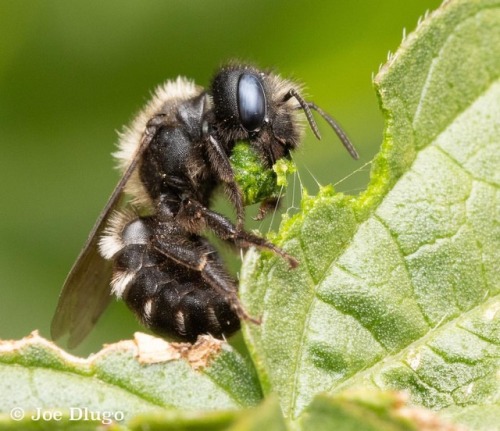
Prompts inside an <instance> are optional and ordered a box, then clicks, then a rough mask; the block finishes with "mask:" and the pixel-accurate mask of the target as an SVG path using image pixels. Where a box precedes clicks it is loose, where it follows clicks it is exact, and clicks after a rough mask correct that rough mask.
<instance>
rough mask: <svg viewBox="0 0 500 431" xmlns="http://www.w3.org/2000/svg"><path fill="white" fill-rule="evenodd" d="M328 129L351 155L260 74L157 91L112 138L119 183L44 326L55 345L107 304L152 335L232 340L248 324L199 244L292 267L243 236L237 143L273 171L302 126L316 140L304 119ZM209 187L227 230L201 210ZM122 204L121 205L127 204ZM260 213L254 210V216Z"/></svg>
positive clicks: (305, 107) (76, 333)
mask: <svg viewBox="0 0 500 431" xmlns="http://www.w3.org/2000/svg"><path fill="white" fill-rule="evenodd" d="M312 110H314V111H316V112H318V113H319V115H320V116H321V117H322V118H323V119H324V120H326V121H327V123H328V124H329V125H330V126H331V128H332V129H333V130H334V132H335V133H336V134H337V136H338V137H339V138H340V140H341V142H342V143H343V145H344V146H345V148H346V149H347V150H348V151H349V153H350V155H351V156H352V157H353V158H355V159H357V158H358V155H357V153H356V150H355V149H354V147H353V146H352V145H351V143H350V141H349V139H348V138H347V136H346V135H345V133H344V132H343V131H342V129H341V128H340V127H339V125H338V124H337V122H336V121H335V120H334V119H333V118H332V117H330V116H329V115H328V114H326V113H325V112H324V111H322V110H321V109H320V108H319V107H318V106H316V105H315V104H314V103H312V102H307V101H305V100H304V98H303V97H302V96H301V87H300V85H298V84H297V83H295V82H292V81H290V80H287V79H283V78H282V77H280V76H279V75H277V74H275V73H273V72H270V71H261V70H259V69H257V68H255V67H253V66H250V65H244V64H240V63H230V64H228V65H226V66H224V67H222V68H220V69H219V70H218V72H217V73H216V74H215V77H214V78H213V80H212V82H211V85H210V88H209V90H205V89H203V88H201V87H199V86H196V85H195V84H194V83H193V82H191V81H189V80H187V79H185V78H181V77H179V78H177V79H176V80H173V81H167V82H166V83H165V84H164V85H162V86H160V87H159V88H158V89H157V90H156V93H155V94H154V96H153V98H152V100H151V101H150V102H149V103H148V104H147V105H146V107H145V108H144V110H143V111H142V112H141V113H140V114H139V115H138V116H137V117H136V119H135V120H134V121H133V123H132V125H131V126H130V127H129V128H128V129H126V131H125V132H124V133H123V134H122V136H121V139H120V142H119V150H118V152H117V153H116V154H115V156H116V158H117V160H118V162H119V165H120V167H121V169H122V171H123V176H122V177H121V179H120V181H119V182H118V185H117V186H116V188H115V190H114V191H113V193H112V195H111V197H110V199H109V201H108V203H107V204H106V206H105V208H104V209H103V211H102V213H101V214H100V216H99V218H98V219H97V221H96V223H95V226H94V228H93V229H92V231H91V233H90V235H89V237H88V240H87V242H86V244H85V246H84V248H83V250H82V251H81V253H80V255H79V256H78V259H77V260H76V262H75V264H74V266H73V268H72V269H71V271H70V273H69V275H68V277H67V279H66V281H65V283H64V286H63V289H62V292H61V295H60V298H59V303H58V305H57V309H56V312H55V315H54V318H53V320H52V326H51V332H52V337H53V338H54V339H58V338H60V337H61V336H63V335H65V334H68V335H69V339H68V345H69V346H70V347H74V346H76V345H78V344H79V343H80V342H81V341H82V340H83V339H84V338H85V336H86V335H87V334H88V333H89V331H90V330H91V329H92V327H93V326H94V324H95V323H96V321H97V320H98V318H99V316H100V315H101V314H102V313H103V311H104V309H105V308H106V306H107V305H108V304H109V302H110V301H111V298H112V295H111V293H112V294H114V295H115V296H116V297H118V298H122V299H123V300H124V301H125V303H126V304H127V306H128V307H129V308H130V309H131V310H132V311H133V312H134V313H135V314H136V315H137V317H138V318H139V320H140V321H141V323H142V324H143V325H144V326H146V327H147V328H149V329H151V330H152V331H153V332H155V333H157V334H159V335H161V336H165V337H169V338H174V339H180V340H187V341H194V340H195V339H196V338H197V336H198V335H200V334H207V333H208V334H211V335H213V336H214V337H218V338H221V337H225V336H229V335H231V334H232V333H233V332H235V331H236V330H237V329H238V328H239V327H240V320H241V319H244V320H248V321H251V322H255V323H258V320H257V319H255V318H254V317H251V316H249V315H248V314H247V312H246V311H245V309H244V307H243V306H242V305H241V303H240V301H239V299H238V295H237V292H238V286H237V283H236V281H235V280H234V279H233V278H232V277H231V276H230V275H229V274H228V272H227V270H226V269H225V267H224V265H223V263H222V261H221V259H220V257H219V254H218V253H217V251H216V249H215V248H214V246H213V245H212V244H211V243H210V242H209V241H208V240H207V239H206V237H205V236H204V233H205V232H207V231H211V232H212V233H214V234H215V235H216V236H217V237H218V238H220V239H222V240H224V241H226V242H229V243H231V244H233V245H235V246H236V247H238V248H240V249H244V248H248V247H251V246H254V247H258V248H262V249H268V250H271V251H272V252H274V253H276V254H277V255H279V256H281V257H282V258H284V259H285V260H286V261H287V262H288V264H289V265H290V267H295V266H296V265H297V264H298V262H297V261H296V260H295V259H294V258H293V257H292V256H290V255H288V254H287V253H286V252H284V251H283V250H281V249H280V248H279V247H277V246H275V245H274V244H272V243H271V242H269V241H267V240H266V239H264V238H262V237H260V236H257V235H255V234H253V233H250V232H248V231H246V230H245V229H244V228H243V223H244V217H245V209H244V205H243V199H242V191H241V190H240V187H239V186H238V184H237V183H236V181H235V177H234V171H233V168H232V166H231V163H230V156H231V153H232V151H233V148H234V146H235V143H236V142H239V141H245V142H247V143H248V145H250V146H251V147H252V148H253V149H254V151H255V152H256V153H257V154H258V155H259V159H260V161H261V163H262V166H263V167H264V168H269V167H271V166H272V165H273V164H274V163H275V162H276V161H278V160H280V159H282V158H289V157H290V152H291V151H293V150H294V149H295V148H297V146H298V145H299V144H300V142H301V139H302V135H303V127H302V124H303V119H304V117H305V119H306V120H307V121H308V123H309V126H310V127H311V129H312V130H313V132H314V134H315V135H316V137H317V138H318V139H319V138H320V135H319V131H318V128H317V126H316V123H315V121H314V119H313V116H312V113H311V111H312ZM218 187H221V188H222V189H223V191H224V192H225V195H226V196H227V198H228V200H229V202H230V203H231V205H232V206H233V207H234V210H235V213H236V223H233V222H231V221H230V220H229V219H227V218H226V217H224V216H222V215H221V214H219V213H217V212H215V211H213V210H212V209H211V200H212V198H213V196H214V193H215V191H216V189H217V188H218ZM126 195H127V196H130V197H131V198H130V199H129V200H128V201H127V200H126V198H125V196H126ZM268 206H269V202H263V203H262V213H264V212H265V210H266V208H267V207H268Z"/></svg>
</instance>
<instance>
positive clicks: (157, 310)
mask: <svg viewBox="0 0 500 431" xmlns="http://www.w3.org/2000/svg"><path fill="white" fill-rule="evenodd" d="M122 220H123V223H116V224H115V229H114V230H113V231H111V230H109V231H108V235H111V236H114V239H113V238H108V239H107V240H106V241H107V242H108V243H113V244H114V246H113V247H110V249H111V248H112V249H113V250H115V253H114V255H113V257H112V259H113V261H114V268H113V279H112V282H111V285H112V290H113V292H114V293H115V295H116V296H117V297H119V298H122V299H123V300H124V301H125V303H126V304H127V306H128V307H129V308H130V309H131V310H132V311H133V312H134V313H135V314H136V315H137V317H138V318H139V320H140V321H141V322H142V324H143V325H144V326H146V327H148V328H150V329H151V330H152V331H154V332H155V333H157V334H159V335H162V336H166V337H170V338H176V339H181V340H186V341H195V340H196V338H197V337H198V335H202V334H211V335H212V336H214V337H217V338H222V337H227V336H229V335H231V334H232V333H233V332H235V331H236V330H238V329H239V327H240V322H239V318H238V316H237V313H236V311H235V310H234V301H233V302H231V295H230V294H227V293H226V292H223V291H220V290H217V289H215V288H214V287H213V286H211V285H210V284H209V283H208V282H207V281H206V279H204V278H203V275H202V271H200V270H196V269H192V268H189V267H187V266H186V265H183V264H180V263H178V262H176V261H175V260H173V259H171V258H169V257H167V256H165V254H163V253H161V251H159V250H158V244H157V241H156V237H157V236H159V235H162V236H165V235H167V236H168V238H169V241H171V242H173V243H176V244H177V247H176V248H177V249H178V250H179V253H181V254H183V253H185V252H187V253H189V255H190V256H193V259H199V260H200V261H201V262H203V263H204V265H205V264H206V263H205V261H208V262H209V266H212V265H215V267H217V268H218V267H219V262H218V257H217V253H216V252H215V249H213V247H212V246H210V245H209V244H208V243H207V242H206V241H205V240H204V239H202V238H201V237H197V236H191V237H189V236H187V235H186V236H181V237H179V236H178V234H179V232H173V230H171V229H170V224H169V223H158V220H157V219H155V218H151V217H144V218H136V219H133V220H130V218H129V219H125V218H122ZM106 241H103V242H106ZM155 244H156V245H155ZM193 267H196V261H194V262H193ZM205 277H206V275H205ZM221 283H224V286H225V287H227V284H228V283H230V282H229V279H225V278H224V279H221ZM229 285H231V284H229ZM235 293H236V285H234V294H235ZM232 304H233V305H232Z"/></svg>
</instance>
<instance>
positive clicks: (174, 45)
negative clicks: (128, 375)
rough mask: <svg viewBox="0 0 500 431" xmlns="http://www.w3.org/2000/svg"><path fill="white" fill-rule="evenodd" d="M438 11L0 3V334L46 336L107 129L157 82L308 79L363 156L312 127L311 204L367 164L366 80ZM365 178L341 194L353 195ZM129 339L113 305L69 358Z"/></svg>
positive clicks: (107, 167) (130, 325) (369, 6)
mask: <svg viewBox="0 0 500 431" xmlns="http://www.w3.org/2000/svg"><path fill="white" fill-rule="evenodd" d="M439 4H440V1H437V0H432V1H431V0H418V1H417V0H411V1H407V2H401V1H400V0H381V1H377V2H373V1H368V0H358V1H349V2H334V1H331V0H330V1H310V2H307V3H306V2H304V1H296V0H279V1H265V0H254V1H253V2H243V1H207V0H194V1H130V0H108V1H106V2H97V1H86V2H64V1H47V0H46V1H43V2H36V1H27V2H17V1H5V0H0V143H1V149H2V151H1V155H0V175H1V184H2V200H1V204H0V217H1V223H0V338H4V339H5V338H19V337H22V336H24V335H26V334H28V333H29V332H31V331H32V330H34V329H39V330H40V331H41V333H42V335H44V336H47V337H48V336H49V325H50V320H51V317H52V313H53V311H54V308H55V306H56V303H57V298H58V294H59V290H60V288H61V285H62V283H63V281H64V278H65V276H66V274H67V272H68V271H69V269H70V267H71V265H72V263H73V261H74V259H75V258H76V256H77V254H78V252H79V250H80V248H81V246H82V245H83V243H84V241H85V239H86V237H87V234H88V233H89V231H90V229H91V227H92V225H93V223H94V221H95V219H96V217H97V216H98V214H99V212H100V210H101V209H102V207H103V206H104V204H105V203H106V200H107V198H108V196H109V194H110V193H111V191H112V189H113V187H114V186H115V184H116V182H117V180H118V174H117V172H116V171H115V170H114V169H113V161H112V158H111V156H110V153H111V152H112V151H113V149H114V145H115V143H116V141H117V134H116V131H117V130H120V129H121V128H122V126H123V125H124V124H126V123H127V122H128V121H129V120H130V119H131V118H132V117H133V115H134V113H136V112H137V111H138V110H139V109H140V108H141V106H142V105H143V103H144V102H145V101H146V100H147V99H148V97H149V94H150V92H151V91H152V90H153V89H154V88H155V86H156V85H157V84H159V83H161V82H162V81H164V80H165V79H167V78H173V77H176V76H177V75H185V76H188V77H191V78H193V79H195V80H196V82H197V83H199V84H201V85H207V84H208V82H209V80H210V77H211V76H212V74H213V72H214V70H215V69H216V68H217V66H218V65H219V64H221V63H222V62H223V61H224V60H226V59H230V58H239V59H243V60H250V61H252V62H255V63H256V64H257V65H259V66H261V67H273V68H275V69H276V70H277V71H279V72H280V73H281V74H283V75H285V76H291V77H295V78H298V79H300V80H301V81H303V82H304V83H306V84H307V90H308V94H309V95H310V96H311V100H314V101H315V102H316V103H317V104H318V105H319V106H321V107H322V108H323V109H325V110H326V111H327V112H330V113H332V114H333V115H334V116H335V117H336V118H337V119H338V121H339V122H340V123H341V124H342V125H343V127H344V129H345V130H346V131H347V132H348V134H349V135H350V137H351V139H352V141H353V142H354V143H355V145H356V146H357V148H358V150H359V152H360V154H361V160H360V161H358V162H355V161H353V160H351V159H350V158H349V156H348V154H347V152H346V151H344V150H343V148H342V146H341V145H340V143H339V141H338V140H337V139H336V137H335V136H334V134H333V133H331V131H329V130H328V129H327V128H326V127H325V124H324V123H323V122H321V121H320V120H318V123H319V125H320V129H321V130H322V134H323V139H322V141H321V142H317V141H316V140H315V139H314V137H313V136H312V134H311V133H310V132H308V134H307V139H306V142H305V143H304V145H303V146H302V149H301V150H299V151H298V152H297V154H296V157H295V160H296V162H297V164H298V166H299V171H300V177H301V179H302V181H303V182H304V184H305V185H306V187H307V188H308V189H309V190H310V191H311V193H312V192H315V190H316V185H315V180H314V179H313V177H312V175H314V177H316V179H317V180H318V181H319V182H320V183H322V184H327V183H337V182H339V181H340V180H342V179H343V178H344V177H345V176H347V175H349V174H350V173H352V172H353V171H355V170H356V169H358V168H360V167H361V166H363V165H364V163H366V162H368V161H369V160H371V159H372V158H373V156H374V154H375V153H376V152H377V148H378V146H379V145H380V142H381V137H382V128H383V121H382V115H381V113H380V112H379V109H378V102H377V98H376V95H375V92H374V91H373V88H372V83H371V78H372V75H373V74H374V73H376V72H377V70H378V67H379V65H380V64H381V63H383V62H385V59H386V56H387V52H388V51H389V50H391V51H394V50H396V48H397V47H398V45H399V43H400V41H401V38H402V34H403V28H406V29H407V32H410V31H411V30H412V29H414V28H415V26H416V23H417V20H418V18H419V17H420V16H421V15H423V14H424V13H425V11H426V10H427V9H431V10H433V9H435V8H436V7H437V6H438V5H439ZM368 170H369V166H367V167H365V168H364V169H361V170H360V171H359V172H357V173H355V174H354V175H352V176H351V177H350V178H349V179H348V180H346V181H343V182H341V183H340V184H338V186H337V189H338V190H341V191H345V192H348V193H357V192H359V190H362V189H363V188H364V187H365V185H366V183H367V181H368ZM297 193H298V192H297ZM290 194H291V192H289V194H288V196H289V199H290ZM296 196H297V195H296ZM295 199H296V197H295ZM295 204H297V201H296V200H295ZM288 205H291V203H290V200H289V203H288ZM138 329H140V327H139V325H138V324H137V323H136V321H135V318H134V317H133V316H132V314H131V313H129V312H128V311H127V310H126V308H125V306H124V305H123V304H122V303H114V304H113V305H112V306H111V307H110V309H109V310H108V311H107V312H106V313H105V314H104V316H103V317H102V319H101V320H100V321H99V323H98V324H97V326H96V328H95V330H94V331H93V333H92V334H91V336H90V337H89V338H88V339H87V340H86V341H85V342H84V344H83V346H81V347H80V348H79V350H78V352H80V353H83V352H90V351H95V350H97V349H98V348H99V346H100V345H101V344H102V343H104V342H107V343H109V342H112V341H115V340H119V339H122V338H128V337H130V336H131V334H132V333H133V332H134V331H135V330H138Z"/></svg>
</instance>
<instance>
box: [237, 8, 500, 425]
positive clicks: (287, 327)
mask: <svg viewBox="0 0 500 431" xmlns="http://www.w3.org/2000/svg"><path fill="white" fill-rule="evenodd" d="M499 76H500V1H498V0H490V1H488V0H483V1H470V0H469V1H466V0H456V1H447V2H445V3H444V4H443V6H442V7H441V8H440V9H439V10H437V11H436V12H434V13H432V14H431V15H430V16H429V17H427V18H426V19H424V20H423V22H421V23H420V24H419V26H418V28H417V29H416V31H415V32H414V33H412V34H411V35H410V36H408V37H407V38H406V40H404V41H403V43H402V45H401V47H400V48H399V50H398V51H397V52H396V54H394V55H391V56H390V58H389V61H388V63H387V64H386V65H385V66H383V67H382V69H381V71H380V73H379V74H378V76H377V77H376V79H375V86H376V89H377V92H378V95H379V98H380V104H381V109H382V111H383V113H384V115H385V118H386V128H385V133H384V142H383V145H382V149H381V152H380V153H379V155H378V156H377V157H376V159H375V161H374V163H373V168H372V174H371V181H370V184H369V186H368V188H367V190H366V192H364V193H363V194H361V195H360V196H358V197H350V196H344V195H342V194H337V193H335V192H334V190H333V188H332V187H324V188H322V189H321V190H320V192H319V194H318V196H315V197H308V196H306V197H305V198H304V200H303V202H302V212H301V213H299V214H298V215H296V216H295V217H293V218H291V219H289V220H287V221H285V222H284V223H283V226H282V229H281V232H280V236H279V243H280V244H281V245H282V247H283V248H284V249H285V250H286V251H287V252H288V253H290V254H292V255H293V256H295V257H296V258H297V259H298V260H299V261H300V263H301V264H300V266H299V267H298V268H297V269H295V270H293V271H292V270H289V269H288V267H287V265H286V263H285V262H283V261H282V260H280V259H279V258H277V257H275V256H273V255H270V254H269V253H262V254H260V253H258V252H257V251H253V252H251V253H249V254H248V255H247V257H246V260H245V265H244V268H243V271H242V276H241V279H242V281H241V296H242V298H243V301H244V303H245V304H246V306H247V308H248V310H249V312H250V313H251V314H252V315H254V316H261V317H262V319H263V323H262V325H260V326H255V325H246V327H245V328H244V333H245V336H246V339H247V341H248V344H249V348H250V350H251V353H252V356H253V359H254V361H255V363H256V366H257V368H258V372H259V374H260V378H261V381H262V384H263V388H264V391H265V392H266V393H269V392H276V393H278V394H279V397H280V402H281V406H282V409H283V412H284V414H285V416H286V417H289V418H291V419H297V418H298V417H299V415H300V414H301V412H303V411H304V409H305V408H306V407H307V405H308V404H309V403H310V402H311V400H312V399H313V397H314V395H315V394H317V393H318V392H319V391H329V392H339V391H340V390H344V389H347V388H352V387H357V388H358V387H366V386H369V387H377V388H381V389H397V390H404V391H408V392H409V393H410V395H411V402H413V403H416V404H418V405H421V406H424V407H429V408H432V409H436V410H441V411H442V412H443V414H444V415H448V417H451V418H455V419H456V420H463V422H464V423H470V424H473V425H474V426H475V427H477V428H481V427H482V428H484V429H486V428H487V426H488V424H487V419H485V421H484V423H482V424H481V419H480V418H481V416H482V415H485V418H486V417H488V416H489V417H490V418H495V419H496V424H497V426H498V424H499V423H500V401H499V400H500V384H499V380H498V373H499V370H500V362H499V357H500V328H499V325H500V324H499V310H500V298H499V291H500V80H499ZM467 412H469V413H470V414H468V413H467ZM486 412H487V414H486ZM490 423H494V422H490Z"/></svg>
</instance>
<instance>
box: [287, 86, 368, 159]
mask: <svg viewBox="0 0 500 431" xmlns="http://www.w3.org/2000/svg"><path fill="white" fill-rule="evenodd" d="M292 97H294V98H295V99H296V100H297V102H299V105H300V108H301V109H302V110H303V111H304V114H305V115H306V118H307V122H308V123H309V126H310V127H311V129H312V131H313V132H314V135H315V136H316V138H318V139H321V135H320V134H319V130H318V126H317V125H316V122H315V121H314V118H313V116H312V112H311V109H314V110H315V111H316V112H317V113H318V114H319V115H321V116H322V117H323V119H324V120H325V121H326V122H327V123H328V124H329V125H330V127H331V128H332V129H333V131H334V132H335V134H336V135H337V136H338V137H339V139H340V141H341V142H342V145H344V147H345V149H346V150H347V151H348V152H349V154H350V155H351V157H352V158H353V159H355V160H358V159H359V155H358V152H357V151H356V149H355V148H354V145H352V143H351V141H350V139H349V138H348V137H347V135H346V134H345V132H344V131H343V130H342V127H340V125H339V123H337V121H335V119H334V118H333V117H331V116H330V115H328V114H327V113H326V112H325V111H323V110H322V109H321V108H320V107H319V106H317V105H316V104H315V103H313V102H306V101H305V100H304V99H303V98H302V97H301V96H300V94H298V93H297V92H296V91H295V90H294V89H293V88H292V89H291V90H290V91H289V92H288V93H287V95H286V96H285V100H288V99H290V98H292Z"/></svg>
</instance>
